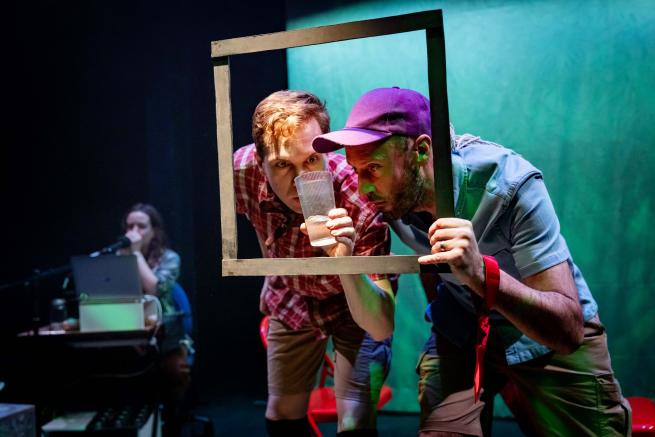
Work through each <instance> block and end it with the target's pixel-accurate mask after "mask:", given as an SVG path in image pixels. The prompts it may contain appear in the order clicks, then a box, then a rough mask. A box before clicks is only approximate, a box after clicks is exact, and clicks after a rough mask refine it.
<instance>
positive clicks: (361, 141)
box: [312, 127, 392, 153]
mask: <svg viewBox="0 0 655 437" xmlns="http://www.w3.org/2000/svg"><path fill="white" fill-rule="evenodd" d="M391 135H392V134H391V132H380V131H376V130H369V129H360V128H356V127H348V128H344V129H341V130H335V131H333V132H329V133H327V134H323V135H319V136H317V137H315V138H314V139H313V140H312V147H314V150H316V151H317V152H319V153H327V152H332V151H334V150H337V149H340V148H342V147H344V146H363V145H366V144H371V143H375V142H376V141H380V140H383V139H385V138H389V137H390V136H391Z"/></svg>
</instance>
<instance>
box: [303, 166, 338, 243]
mask: <svg viewBox="0 0 655 437" xmlns="http://www.w3.org/2000/svg"><path fill="white" fill-rule="evenodd" d="M294 182H295V184H296V189H297V190H298V197H299V198H300V207H301V208H302V213H303V216H304V217H305V224H306V225H307V233H308V234H309V242H310V244H311V245H312V246H316V247H321V246H329V245H332V244H335V243H336V242H337V240H335V239H334V237H333V236H332V235H331V234H330V230H329V229H328V228H327V227H326V226H325V224H326V223H327V221H328V220H329V218H328V211H330V210H331V209H333V208H334V186H333V183H332V174H331V173H330V172H329V171H312V172H307V173H303V174H301V175H300V176H297V177H296V178H295V179H294Z"/></svg>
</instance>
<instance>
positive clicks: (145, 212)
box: [123, 203, 191, 436]
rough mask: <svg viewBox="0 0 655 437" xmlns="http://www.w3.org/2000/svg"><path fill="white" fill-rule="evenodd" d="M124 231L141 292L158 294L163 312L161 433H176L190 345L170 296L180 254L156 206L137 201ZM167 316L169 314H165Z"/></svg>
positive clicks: (187, 377) (187, 378)
mask: <svg viewBox="0 0 655 437" xmlns="http://www.w3.org/2000/svg"><path fill="white" fill-rule="evenodd" d="M123 231H124V232H125V236H126V237H127V238H129V239H130V241H131V242H132V244H131V245H130V247H129V248H127V249H124V250H123V252H124V253H126V254H128V253H131V254H133V255H135V256H136V259H137V264H138V267H139V276H140V277H141V286H142V288H143V291H144V293H146V294H150V295H154V296H157V298H159V301H160V302H161V306H162V312H163V316H164V317H163V319H164V320H163V324H164V337H163V339H162V341H160V346H159V347H160V352H161V355H162V358H161V361H160V371H161V376H162V380H163V385H162V387H161V395H162V402H163V404H164V407H165V408H164V411H163V419H164V422H165V423H164V435H171V436H173V435H178V434H179V431H180V429H179V427H180V426H181V423H180V420H181V418H180V414H181V412H180V409H181V408H183V405H182V404H183V401H184V395H185V393H186V391H187V389H188V387H189V384H190V382H191V378H190V370H191V369H190V366H189V358H188V354H189V350H188V349H189V348H190V344H191V341H190V339H189V338H188V337H187V336H185V335H184V333H183V330H182V328H181V327H180V326H181V323H182V322H181V319H180V317H179V316H175V315H174V314H175V313H177V312H178V310H177V308H176V307H175V303H174V300H173V290H174V288H175V287H176V285H177V284H176V281H177V278H178V277H179V275H180V256H179V255H178V254H177V253H176V252H175V251H173V250H171V249H170V248H169V247H168V242H167V238H166V232H165V230H164V222H163V220H162V218H161V215H160V214H159V212H158V211H157V209H156V208H155V207H154V206H152V205H149V204H147V203H137V204H136V205H134V206H132V207H131V208H130V209H129V210H128V211H127V212H126V213H125V215H124V216H123ZM167 316H168V317H167Z"/></svg>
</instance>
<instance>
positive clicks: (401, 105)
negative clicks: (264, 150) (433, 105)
mask: <svg viewBox="0 0 655 437" xmlns="http://www.w3.org/2000/svg"><path fill="white" fill-rule="evenodd" d="M421 134H428V135H430V136H432V130H431V123H430V101H429V100H428V99H427V98H426V97H425V96H423V95H422V94H420V93H418V92H416V91H413V90H409V89H404V88H398V87H393V88H376V89H374V90H371V91H369V92H367V93H366V94H364V95H363V96H361V97H360V98H359V100H357V102H356V103H355V106H353V109H352V110H351V111H350V115H349V116H348V120H347V121H346V126H345V127H344V128H343V129H341V130H336V131H332V132H329V133H326V134H323V135H319V136H317V137H316V138H314V140H313V141H312V147H314V150H316V151H317V152H320V153H326V152H332V151H334V150H337V149H340V148H341V147H343V146H363V145H366V144H371V143H374V142H376V141H380V140H383V139H385V138H389V137H390V136H391V135H404V136H410V137H417V136H419V135H421Z"/></svg>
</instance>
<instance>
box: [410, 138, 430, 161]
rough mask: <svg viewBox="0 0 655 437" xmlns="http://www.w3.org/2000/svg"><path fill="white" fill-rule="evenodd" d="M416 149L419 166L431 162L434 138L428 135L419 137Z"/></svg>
mask: <svg viewBox="0 0 655 437" xmlns="http://www.w3.org/2000/svg"><path fill="white" fill-rule="evenodd" d="M414 148H415V150H416V162H418V164H419V165H424V164H427V163H428V162H430V157H431V156H432V138H430V137H429V136H428V135H426V134H421V135H419V136H418V137H417V138H416V140H414Z"/></svg>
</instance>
